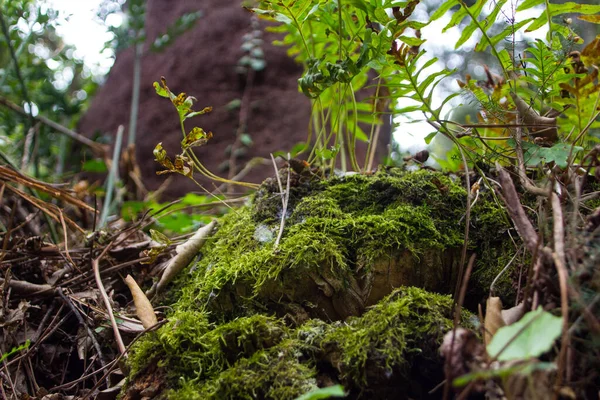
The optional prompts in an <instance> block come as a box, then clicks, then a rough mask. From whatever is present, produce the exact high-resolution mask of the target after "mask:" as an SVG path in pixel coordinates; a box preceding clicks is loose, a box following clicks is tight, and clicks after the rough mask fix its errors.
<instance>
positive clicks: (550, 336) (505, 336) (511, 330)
mask: <svg viewBox="0 0 600 400" xmlns="http://www.w3.org/2000/svg"><path fill="white" fill-rule="evenodd" d="M561 331H562V318H560V317H555V316H554V315H552V314H550V313H549V312H547V311H544V310H543V309H542V307H538V309H537V310H535V311H530V312H528V313H527V314H525V315H524V316H523V318H521V320H519V321H518V322H515V323H514V324H512V325H509V326H504V327H502V328H500V329H498V331H497V332H496V334H495V335H494V337H493V338H492V341H491V342H490V344H489V345H488V346H487V352H488V354H489V355H490V357H494V358H497V359H498V360H499V361H510V360H523V359H528V358H534V357H539V356H541V355H542V354H544V353H545V352H547V351H548V350H550V348H551V347H552V345H553V344H554V341H555V340H556V339H557V338H558V337H559V336H560V334H561ZM503 349H504V350H503ZM500 351H502V353H500Z"/></svg>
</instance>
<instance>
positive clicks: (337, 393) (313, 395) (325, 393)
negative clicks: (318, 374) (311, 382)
mask: <svg viewBox="0 0 600 400" xmlns="http://www.w3.org/2000/svg"><path fill="white" fill-rule="evenodd" d="M331 397H346V393H344V387H343V386H342V385H334V386H329V387H325V388H319V389H315V390H311V391H310V392H308V393H304V394H303V395H302V396H300V397H296V400H321V399H329V398H331Z"/></svg>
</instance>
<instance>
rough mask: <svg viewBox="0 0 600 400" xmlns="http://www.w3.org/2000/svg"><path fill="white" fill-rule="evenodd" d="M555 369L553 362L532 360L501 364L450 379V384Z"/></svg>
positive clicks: (455, 385) (463, 383) (462, 383)
mask: <svg viewBox="0 0 600 400" xmlns="http://www.w3.org/2000/svg"><path fill="white" fill-rule="evenodd" d="M555 369H556V364H555V363H550V362H534V363H527V364H517V365H509V366H502V367H500V368H498V369H486V370H482V371H476V372H470V373H468V374H465V375H463V376H459V377H458V378H456V379H454V380H453V381H452V386H454V387H463V386H465V385H466V384H468V383H469V382H471V381H484V380H487V379H493V378H500V379H506V378H508V377H509V376H511V375H514V374H519V375H524V376H529V375H531V374H532V373H533V372H535V371H551V370H555Z"/></svg>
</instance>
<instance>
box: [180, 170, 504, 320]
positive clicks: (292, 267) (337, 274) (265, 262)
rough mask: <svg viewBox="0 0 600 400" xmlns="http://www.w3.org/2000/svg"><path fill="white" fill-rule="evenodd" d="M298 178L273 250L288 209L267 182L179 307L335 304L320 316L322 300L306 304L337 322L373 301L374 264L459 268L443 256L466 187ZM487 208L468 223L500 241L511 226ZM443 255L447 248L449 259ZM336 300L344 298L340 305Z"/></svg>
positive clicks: (457, 229) (455, 233)
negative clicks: (394, 261) (394, 260)
mask: <svg viewBox="0 0 600 400" xmlns="http://www.w3.org/2000/svg"><path fill="white" fill-rule="evenodd" d="M298 179H300V178H298ZM294 182H295V184H296V185H297V186H295V187H294V186H292V188H291V190H290V198H292V197H293V198H294V201H293V202H292V201H290V208H289V209H288V213H287V214H288V215H287V217H288V218H287V219H286V224H285V230H284V234H283V237H282V241H281V243H280V245H279V247H278V249H277V251H274V249H273V245H274V238H275V237H276V236H277V232H278V228H279V221H280V218H281V212H282V209H281V199H280V196H279V194H278V193H277V190H278V187H277V185H275V184H273V182H271V183H270V184H267V183H266V184H265V185H264V186H263V187H262V188H261V189H260V190H259V191H258V193H257V194H256V196H255V202H254V204H253V205H252V206H249V207H245V208H241V209H237V210H236V211H235V212H234V213H231V214H229V215H227V216H226V217H225V218H224V219H223V221H222V223H221V227H220V229H219V231H218V232H217V233H216V235H215V236H214V238H213V241H212V243H211V244H210V245H207V246H206V248H205V250H203V253H204V254H203V255H204V257H203V259H202V261H200V263H198V265H196V266H195V267H194V272H193V274H192V275H191V278H186V279H187V283H185V287H184V289H183V296H182V299H181V300H180V302H179V305H180V307H182V308H185V307H190V308H191V309H198V307H207V309H208V310H212V311H215V313H213V314H219V316H225V318H233V317H235V316H240V315H246V314H247V313H249V312H250V313H252V312H253V311H252V310H255V309H256V307H257V306H258V308H259V309H260V308H263V309H264V307H265V306H266V307H267V309H269V310H271V311H273V310H274V309H279V310H280V309H281V305H280V304H278V303H280V302H283V303H289V302H295V303H302V302H307V303H311V304H312V305H315V303H321V302H322V301H324V300H325V301H329V300H331V302H337V305H336V304H330V305H328V306H327V307H324V308H323V310H321V311H319V310H318V308H319V304H316V306H315V307H312V308H311V307H310V306H309V307H305V308H306V309H307V312H308V313H309V314H310V315H311V316H313V317H314V316H317V317H325V318H328V319H339V318H345V317H346V316H348V315H357V313H360V312H361V310H363V309H364V307H365V306H367V305H369V304H368V302H367V300H366V299H367V298H368V293H366V292H368V288H366V287H365V286H364V285H369V283H368V281H369V280H370V279H371V276H369V273H370V271H371V268H372V266H373V263H375V262H377V261H378V260H381V259H390V257H397V256H399V257H402V258H403V259H405V258H406V257H409V258H410V259H411V260H412V261H411V265H412V267H411V268H418V265H419V263H420V261H421V260H422V259H423V258H425V259H431V260H438V261H439V262H438V264H439V263H442V264H443V265H435V266H434V270H435V271H436V274H438V275H439V271H440V270H443V269H444V268H446V269H448V268H454V267H455V266H456V262H455V261H452V260H451V258H452V253H451V252H450V253H449V252H447V251H446V250H447V249H460V247H461V246H462V242H463V236H464V213H465V209H464V208H465V203H466V191H465V190H464V188H463V187H462V186H461V185H462V183H461V182H454V181H453V180H452V179H450V178H449V177H447V176H445V175H444V174H441V173H437V172H432V171H426V170H422V171H417V172H413V173H407V172H404V171H396V170H392V171H391V172H379V173H377V174H376V175H375V176H364V175H348V176H345V177H337V178H332V179H330V180H326V181H319V180H310V181H302V180H297V181H294ZM309 189H310V190H309ZM311 190H312V191H311ZM300 195H302V196H304V197H301V196H300ZM488 203H490V200H489V199H488V198H486V196H485V195H482V196H481V198H480V199H479V200H478V204H477V207H479V209H481V210H482V211H485V215H481V216H477V218H479V219H475V217H474V218H473V219H472V222H473V224H474V225H475V226H474V228H475V229H472V232H475V233H473V235H474V237H477V238H480V237H481V238H486V239H490V240H491V239H492V238H493V239H494V240H497V239H498V238H499V237H501V235H502V234H503V233H504V232H506V230H507V229H508V225H507V224H506V222H505V221H506V220H505V219H504V218H503V216H502V215H501V214H500V213H499V212H498V211H497V210H498V209H499V207H498V208H495V207H494V206H493V205H492V206H488ZM474 216H475V213H474ZM477 224H479V226H481V229H479V230H477V229H476V228H478V225H477ZM481 232H490V233H489V234H487V233H486V234H483V233H481ZM480 233H481V234H480ZM477 246H478V245H477V244H475V243H474V246H473V247H474V248H477ZM441 251H446V253H445V255H444V256H441V255H439V254H440V252H441ZM432 252H437V253H432ZM432 254H437V255H435V256H432ZM392 273H393V271H392ZM420 274H427V271H425V270H423V271H421V272H420ZM443 275H444V276H448V277H449V279H446V280H445V281H444V282H443V283H444V284H445V285H446V286H445V287H438V286H439V285H436V286H435V287H429V289H431V290H441V291H446V292H450V291H451V285H452V282H451V280H452V279H454V275H453V273H452V272H451V271H450V272H448V273H445V274H443ZM421 281H432V280H431V279H429V280H428V279H420V280H419V282H421ZM402 284H404V285H411V284H417V283H411V282H406V281H402ZM352 286H361V287H363V292H364V293H356V296H354V295H353V297H354V300H350V302H353V303H355V304H352V305H350V306H349V307H346V308H347V309H343V308H344V307H343V306H341V303H343V302H346V300H348V298H347V297H348V296H346V295H344V294H340V293H342V292H343V291H345V290H347V289H348V288H351V287H352ZM392 288H393V287H390V288H389V289H388V291H387V293H389V291H390V290H391V289H392ZM322 294H325V296H322ZM337 294H340V296H342V297H345V298H343V299H336V298H335V297H336V295H337ZM323 297H326V299H324V300H323V299H322V298H323ZM378 298H381V296H378ZM284 308H285V307H284ZM315 309H317V311H315ZM327 316H328V317H327Z"/></svg>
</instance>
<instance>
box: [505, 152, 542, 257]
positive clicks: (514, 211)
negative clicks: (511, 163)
mask: <svg viewBox="0 0 600 400" xmlns="http://www.w3.org/2000/svg"><path fill="white" fill-rule="evenodd" d="M496 169H497V170H498V175H499V178H500V183H501V184H502V193H503V195H504V203H505V204H506V209H507V211H508V215H509V216H510V218H511V219H512V220H513V222H514V224H515V228H517V233H518V234H519V236H520V237H521V239H522V240H523V242H524V243H525V246H527V249H528V250H529V251H530V252H531V254H534V253H535V252H536V250H537V246H538V240H537V237H538V235H537V233H536V232H535V228H534V227H533V224H532V223H531V221H529V218H527V215H526V214H525V210H523V206H522V205H521V201H520V200H519V195H518V194H517V190H516V189H515V185H514V184H513V181H512V179H511V178H510V175H509V174H508V172H506V170H505V169H504V168H502V167H501V166H500V164H498V163H496Z"/></svg>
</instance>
